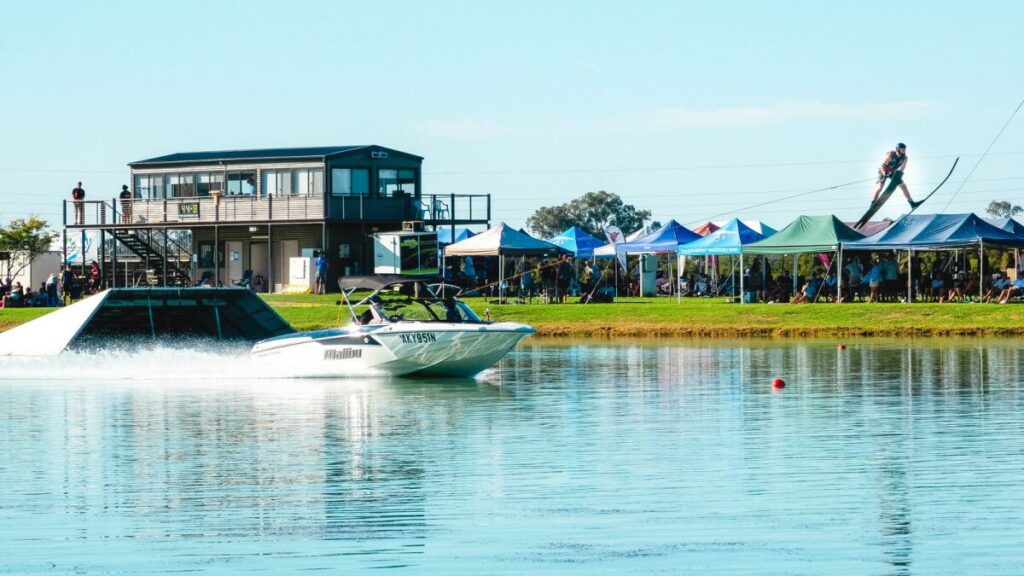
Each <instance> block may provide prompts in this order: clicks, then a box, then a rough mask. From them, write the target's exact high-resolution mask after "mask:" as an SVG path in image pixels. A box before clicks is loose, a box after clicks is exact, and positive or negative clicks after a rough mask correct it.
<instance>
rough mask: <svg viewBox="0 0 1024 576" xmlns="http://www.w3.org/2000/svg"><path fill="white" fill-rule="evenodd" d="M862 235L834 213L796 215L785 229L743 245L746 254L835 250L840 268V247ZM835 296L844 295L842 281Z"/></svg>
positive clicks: (840, 268) (841, 253)
mask: <svg viewBox="0 0 1024 576" xmlns="http://www.w3.org/2000/svg"><path fill="white" fill-rule="evenodd" d="M863 237H864V235H863V234H861V233H860V232H857V231H856V230H854V229H853V228H850V227H849V226H847V225H846V224H843V223H842V222H841V221H840V220H839V218H836V217H835V216H797V218H796V220H793V221H792V222H790V223H789V224H788V225H787V226H786V227H785V228H783V229H782V230H779V231H778V232H776V233H775V234H773V235H771V236H769V237H767V238H765V239H764V240H761V241H758V242H754V243H752V244H748V245H746V246H744V247H743V253H745V254H805V253H808V252H838V253H839V265H838V266H837V269H839V270H842V268H843V252H842V246H843V244H844V243H846V242H853V241H854V240H858V239H860V238H863ZM838 286H839V289H838V292H837V297H838V298H839V299H840V300H841V299H842V296H843V288H842V283H841V282H840V283H839V284H838ZM796 287H797V259H796V258H794V259H793V291H794V292H796Z"/></svg>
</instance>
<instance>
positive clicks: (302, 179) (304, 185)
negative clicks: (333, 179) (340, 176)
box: [292, 168, 324, 196]
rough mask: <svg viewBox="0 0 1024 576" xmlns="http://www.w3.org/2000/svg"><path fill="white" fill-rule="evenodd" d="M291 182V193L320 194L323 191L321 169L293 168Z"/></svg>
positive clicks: (322, 173)
mask: <svg viewBox="0 0 1024 576" xmlns="http://www.w3.org/2000/svg"><path fill="white" fill-rule="evenodd" d="M293 182H294V184H293V187H292V195H298V196H322V195H323V193H324V171H323V170H308V169H305V168H303V169H301V170H295V171H294V180H293Z"/></svg>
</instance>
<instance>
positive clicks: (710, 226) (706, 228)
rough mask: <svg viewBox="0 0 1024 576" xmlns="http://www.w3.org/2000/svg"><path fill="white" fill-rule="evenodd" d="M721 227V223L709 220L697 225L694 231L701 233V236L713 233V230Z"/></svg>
mask: <svg viewBox="0 0 1024 576" xmlns="http://www.w3.org/2000/svg"><path fill="white" fill-rule="evenodd" d="M719 228H721V226H720V225H718V224H715V223H714V222H711V221H708V222H705V223H703V224H701V225H700V226H697V227H696V228H694V229H693V231H694V233H696V234H700V235H701V236H707V235H708V234H711V233H712V232H714V231H715V230H718V229H719Z"/></svg>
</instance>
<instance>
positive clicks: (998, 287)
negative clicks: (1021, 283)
mask: <svg viewBox="0 0 1024 576" xmlns="http://www.w3.org/2000/svg"><path fill="white" fill-rule="evenodd" d="M1011 284H1012V282H1011V281H1010V279H1009V278H1007V277H1006V276H1003V275H1002V274H996V275H995V278H993V280H992V285H991V286H990V287H989V289H988V291H987V292H985V294H984V295H983V296H982V297H981V301H982V302H991V301H992V298H994V297H995V295H996V293H1002V291H1003V290H1005V289H1007V288H1009V287H1010V285H1011Z"/></svg>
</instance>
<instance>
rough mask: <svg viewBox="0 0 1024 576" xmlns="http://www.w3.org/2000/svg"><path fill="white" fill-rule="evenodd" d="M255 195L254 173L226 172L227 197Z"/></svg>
mask: <svg viewBox="0 0 1024 576" xmlns="http://www.w3.org/2000/svg"><path fill="white" fill-rule="evenodd" d="M255 193H256V172H228V196H252V195H253V194H255Z"/></svg>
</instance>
